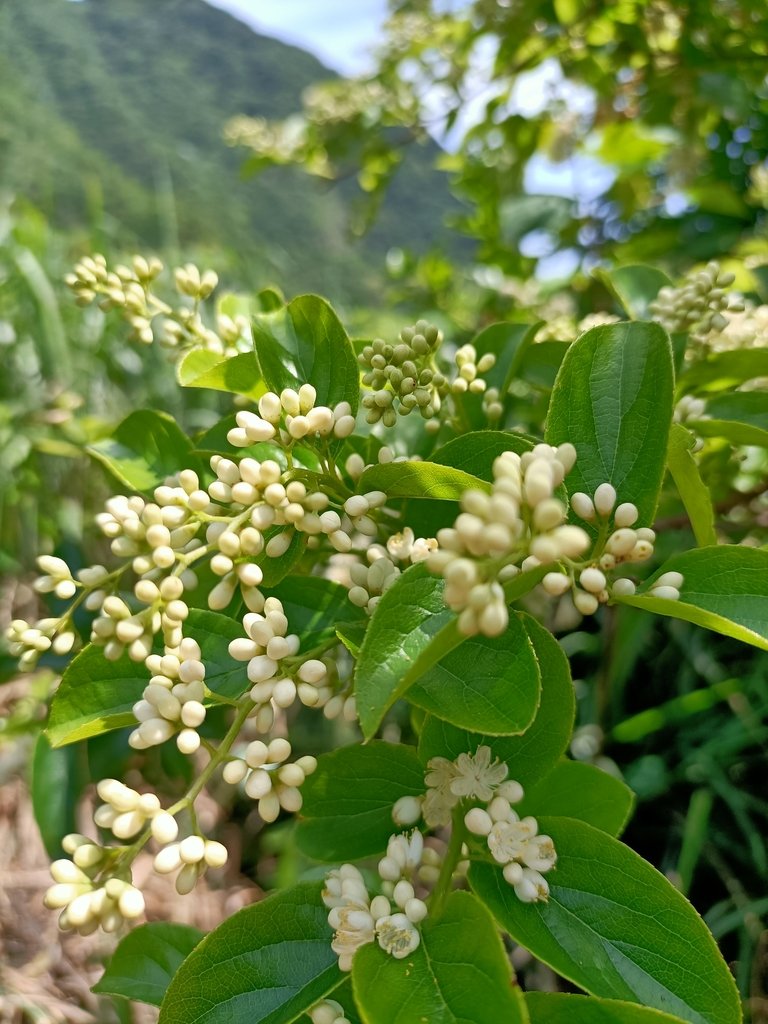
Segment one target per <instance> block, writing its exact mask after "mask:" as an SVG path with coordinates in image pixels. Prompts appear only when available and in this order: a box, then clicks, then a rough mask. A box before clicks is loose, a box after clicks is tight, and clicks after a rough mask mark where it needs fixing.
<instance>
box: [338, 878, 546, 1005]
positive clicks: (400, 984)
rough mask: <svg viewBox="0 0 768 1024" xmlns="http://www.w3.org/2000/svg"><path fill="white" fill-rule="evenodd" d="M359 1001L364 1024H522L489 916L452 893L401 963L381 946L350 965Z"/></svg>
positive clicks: (361, 952)
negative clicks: (427, 1023) (440, 911)
mask: <svg viewBox="0 0 768 1024" xmlns="http://www.w3.org/2000/svg"><path fill="white" fill-rule="evenodd" d="M352 985H353V987H354V992H355V1000H356V1002H357V1004H358V1006H359V1007H360V1009H361V1011H362V1014H363V1018H364V1020H365V1022H366V1024H422V1022H426V1021H428V1022H429V1024H524V1022H525V1020H526V1016H525V1011H524V1009H523V1000H522V996H521V994H520V992H519V990H518V989H517V988H515V987H513V981H512V978H511V974H510V967H509V961H508V959H507V956H506V954H505V952H504V949H503V947H502V944H501V940H500V938H499V934H498V932H497V930H496V928H495V926H494V923H493V920H492V919H491V916H490V914H489V913H488V911H487V910H486V909H485V908H484V907H483V906H482V904H481V903H479V902H478V900H476V899H475V897H474V896H472V895H471V893H467V892H455V893H453V894H452V895H451V896H449V897H448V899H447V900H446V904H445V909H444V911H443V913H442V914H440V916H439V917H437V918H432V917H428V918H427V919H426V921H425V922H424V924H423V925H422V927H421V943H420V944H419V946H418V948H417V949H416V950H414V952H413V953H411V954H410V955H409V956H407V957H403V959H402V960H396V959H395V958H394V957H392V956H389V955H388V954H387V953H385V952H384V950H382V949H380V948H379V946H378V944H376V943H371V944H370V945H368V946H363V947H362V948H361V949H359V950H358V951H357V953H356V954H355V959H354V961H353V963H352Z"/></svg>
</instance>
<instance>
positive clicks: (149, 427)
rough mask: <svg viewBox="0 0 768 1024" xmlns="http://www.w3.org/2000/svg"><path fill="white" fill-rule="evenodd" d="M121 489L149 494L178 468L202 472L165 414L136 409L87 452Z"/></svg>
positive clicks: (171, 420) (188, 447) (173, 423)
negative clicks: (122, 487) (109, 435)
mask: <svg viewBox="0 0 768 1024" xmlns="http://www.w3.org/2000/svg"><path fill="white" fill-rule="evenodd" d="M86 450H87V451H88V452H89V453H90V454H91V455H92V456H93V457H94V458H95V459H97V460H98V461H99V462H100V463H101V464H102V465H103V466H105V467H106V468H107V469H108V470H109V472H110V473H111V474H112V476H113V477H114V478H115V479H116V480H117V481H118V482H119V483H120V484H121V485H123V486H126V487H130V488H131V489H132V490H136V491H151V490H153V489H154V488H155V487H157V486H158V485H159V484H161V483H162V482H163V480H164V479H165V478H166V477H167V476H171V475H172V474H174V473H178V472H179V470H180V469H195V470H199V471H202V468H203V467H202V463H201V461H200V459H199V458H198V457H197V456H196V455H193V454H192V444H191V442H190V440H189V438H188V437H187V436H186V434H184V433H183V432H182V431H181V430H180V429H179V427H178V426H177V424H176V421H175V420H174V419H173V417H171V416H169V415H168V414H167V413H164V412H154V411H152V410H150V409H139V410H137V411H136V412H132V413H131V414H130V415H129V416H126V418H125V419H124V420H123V421H122V423H120V424H118V426H117V427H115V429H114V430H113V432H112V437H111V438H107V439H105V440H103V441H97V442H96V444H93V445H89V446H88V448H87V449H86Z"/></svg>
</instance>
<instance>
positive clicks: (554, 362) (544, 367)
mask: <svg viewBox="0 0 768 1024" xmlns="http://www.w3.org/2000/svg"><path fill="white" fill-rule="evenodd" d="M571 344H572V343H571V342H570V341H538V342H536V344H535V345H531V347H530V348H529V349H528V350H527V351H526V353H525V355H524V357H523V364H522V366H521V367H520V376H521V378H522V379H523V380H524V381H526V382H527V383H528V384H532V385H533V386H534V387H536V388H540V389H541V390H543V391H549V390H551V388H552V387H553V385H554V383H555V380H556V378H557V374H558V372H559V370H560V367H561V366H562V364H563V360H564V359H565V356H566V353H567V352H568V349H569V348H570V347H571Z"/></svg>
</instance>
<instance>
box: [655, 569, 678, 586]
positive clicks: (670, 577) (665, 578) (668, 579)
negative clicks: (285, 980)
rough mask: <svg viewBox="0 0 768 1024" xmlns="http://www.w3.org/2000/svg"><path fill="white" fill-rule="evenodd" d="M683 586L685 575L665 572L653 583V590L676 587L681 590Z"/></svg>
mask: <svg viewBox="0 0 768 1024" xmlns="http://www.w3.org/2000/svg"><path fill="white" fill-rule="evenodd" d="M682 585H683V574H682V573H681V572H664V573H662V574H661V576H659V578H658V579H657V580H654V582H653V589H654V590H655V589H656V588H657V587H675V589H676V590H679V589H680V587H682Z"/></svg>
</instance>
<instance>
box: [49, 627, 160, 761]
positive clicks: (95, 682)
mask: <svg viewBox="0 0 768 1024" xmlns="http://www.w3.org/2000/svg"><path fill="white" fill-rule="evenodd" d="M147 682H148V679H147V674H146V670H145V669H144V667H143V666H142V665H137V664H136V662H135V661H131V659H130V658H129V657H128V655H127V654H124V655H123V656H122V657H121V658H118V660H117V661H107V659H106V658H105V657H104V648H103V647H95V646H94V645H93V644H89V645H88V646H87V647H85V648H84V649H83V650H82V651H81V652H80V653H79V654H78V655H77V656H76V657H75V658H74V659H73V660H72V661H71V662H70V663H69V665H68V666H67V668H66V669H65V670H64V675H63V676H62V679H61V683H60V684H59V688H58V689H57V690H56V692H55V693H54V695H53V701H52V702H51V713H50V716H49V718H48V727H47V729H46V735H47V736H48V739H49V740H50V743H51V746H52V747H61V746H63V745H64V744H65V743H75V742H76V741H77V740H84V739H87V738H88V737H89V736H98V735H99V734H100V733H102V732H109V731H110V730H111V729H122V728H123V727H124V726H126V725H135V724H136V719H135V718H134V715H133V710H132V709H133V705H134V704H135V703H136V701H137V700H140V699H141V694H142V691H143V690H144V687H145V686H146V685H147Z"/></svg>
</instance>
